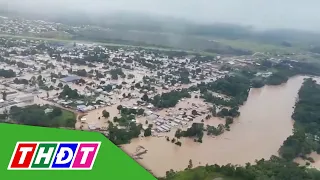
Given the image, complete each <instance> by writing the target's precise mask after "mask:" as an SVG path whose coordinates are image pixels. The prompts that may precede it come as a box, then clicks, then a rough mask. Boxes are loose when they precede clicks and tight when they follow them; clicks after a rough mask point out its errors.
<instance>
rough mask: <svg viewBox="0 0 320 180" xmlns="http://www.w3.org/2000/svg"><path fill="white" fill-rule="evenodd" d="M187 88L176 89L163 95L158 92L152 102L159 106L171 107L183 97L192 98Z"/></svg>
mask: <svg viewBox="0 0 320 180" xmlns="http://www.w3.org/2000/svg"><path fill="white" fill-rule="evenodd" d="M190 97H191V95H190V94H189V92H188V90H187V89H182V90H174V91H171V92H168V93H162V94H161V95H159V94H157V95H156V96H154V97H153V99H152V100H151V103H152V104H153V105H154V106H155V107H158V108H169V107H174V106H175V105H176V104H177V103H178V102H179V100H180V99H182V98H190Z"/></svg>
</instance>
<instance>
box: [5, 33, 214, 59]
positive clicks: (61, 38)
mask: <svg viewBox="0 0 320 180" xmlns="http://www.w3.org/2000/svg"><path fill="white" fill-rule="evenodd" d="M0 37H10V38H13V39H33V40H43V41H48V42H63V43H74V42H75V43H83V44H85V43H89V44H92V43H94V44H97V45H106V46H118V47H133V48H143V49H150V50H161V51H183V52H187V53H190V54H192V53H199V54H202V55H207V56H215V55H216V54H215V53H209V52H199V51H190V50H183V49H176V48H162V47H154V46H136V45H126V44H116V43H106V42H96V41H89V40H88V41H87V40H86V41H84V40H73V39H71V37H70V36H68V37H66V36H56V37H55V38H49V37H36V36H31V35H26V36H23V35H19V36H18V35H10V34H0Z"/></svg>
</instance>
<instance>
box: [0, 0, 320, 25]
mask: <svg viewBox="0 0 320 180" xmlns="http://www.w3.org/2000/svg"><path fill="white" fill-rule="evenodd" d="M0 3H1V5H2V6H5V7H7V8H8V9H16V10H19V11H33V12H34V11H36V12H41V13H46V14H50V13H51V14H54V13H59V12H62V11H71V10H72V11H80V12H85V13H88V14H107V13H110V12H117V11H131V12H140V13H150V14H156V15H165V16H172V17H177V18H185V19H188V20H192V21H197V22H201V23H213V22H224V23H237V24H244V25H253V26H255V27H258V28H295V29H303V30H314V31H317V30H320V16H319V15H318V13H319V12H318V11H319V7H320V1H318V0H305V1H301V0H0Z"/></svg>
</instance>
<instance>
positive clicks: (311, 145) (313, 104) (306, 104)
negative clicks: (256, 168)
mask: <svg viewBox="0 0 320 180" xmlns="http://www.w3.org/2000/svg"><path fill="white" fill-rule="evenodd" d="M319 109H320V85H318V84H317V83H316V81H314V80H312V79H306V80H305V82H304V83H303V85H302V87H301V89H300V90H299V101H298V102H296V105H295V110H294V113H293V114H292V118H293V119H294V120H295V127H294V128H295V130H294V134H293V135H291V136H289V137H288V138H287V139H286V140H285V141H284V143H283V146H282V147H281V148H280V154H281V156H282V157H284V158H286V159H290V160H292V159H294V158H295V157H302V158H306V155H308V154H310V153H311V152H312V151H317V153H320V143H319V137H320V111H319ZM311 161H312V160H311Z"/></svg>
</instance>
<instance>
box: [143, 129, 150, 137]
mask: <svg viewBox="0 0 320 180" xmlns="http://www.w3.org/2000/svg"><path fill="white" fill-rule="evenodd" d="M144 136H145V137H148V136H151V128H147V129H146V130H145V131H144Z"/></svg>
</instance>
